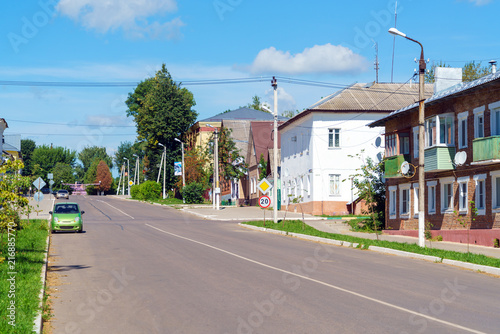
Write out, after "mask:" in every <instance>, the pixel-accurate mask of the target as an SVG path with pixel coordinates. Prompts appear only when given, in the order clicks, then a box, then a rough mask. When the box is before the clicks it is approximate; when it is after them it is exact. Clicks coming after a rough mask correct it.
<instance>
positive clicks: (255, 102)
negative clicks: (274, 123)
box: [247, 95, 269, 113]
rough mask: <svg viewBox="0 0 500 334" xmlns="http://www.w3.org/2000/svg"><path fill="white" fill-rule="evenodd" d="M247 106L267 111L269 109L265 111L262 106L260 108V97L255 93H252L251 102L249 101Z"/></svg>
mask: <svg viewBox="0 0 500 334" xmlns="http://www.w3.org/2000/svg"><path fill="white" fill-rule="evenodd" d="M247 107H248V108H250V109H255V110H260V111H263V112H267V113H269V111H267V110H265V109H264V108H262V102H261V101H260V97H258V96H257V95H254V96H253V97H252V102H251V103H249V104H248V105H247Z"/></svg>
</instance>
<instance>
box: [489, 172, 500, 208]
mask: <svg viewBox="0 0 500 334" xmlns="http://www.w3.org/2000/svg"><path fill="white" fill-rule="evenodd" d="M490 176H491V212H492V213H498V212H500V205H496V202H497V200H498V202H499V204H500V198H498V197H497V183H496V180H497V179H499V178H500V170H496V171H491V172H490Z"/></svg>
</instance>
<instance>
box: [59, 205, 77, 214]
mask: <svg viewBox="0 0 500 334" xmlns="http://www.w3.org/2000/svg"><path fill="white" fill-rule="evenodd" d="M78 212H79V210H78V205H76V204H63V205H56V207H55V209H54V213H78Z"/></svg>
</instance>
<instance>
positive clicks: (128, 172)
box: [123, 157, 130, 196]
mask: <svg viewBox="0 0 500 334" xmlns="http://www.w3.org/2000/svg"><path fill="white" fill-rule="evenodd" d="M123 159H125V160H127V192H128V195H129V196H130V164H129V161H128V159H127V158H125V157H124V158H123ZM123 181H125V178H124V180H123Z"/></svg>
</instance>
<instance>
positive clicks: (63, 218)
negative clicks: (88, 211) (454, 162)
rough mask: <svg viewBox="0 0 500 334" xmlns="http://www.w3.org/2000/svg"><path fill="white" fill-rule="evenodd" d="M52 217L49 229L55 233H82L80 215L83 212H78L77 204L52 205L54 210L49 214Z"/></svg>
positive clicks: (62, 203)
mask: <svg viewBox="0 0 500 334" xmlns="http://www.w3.org/2000/svg"><path fill="white" fill-rule="evenodd" d="M49 213H50V214H51V215H52V219H51V221H50V229H51V231H52V232H56V231H73V232H82V231H83V219H82V215H83V214H84V213H85V211H80V207H79V206H78V203H70V202H61V203H56V204H55V205H54V210H53V211H50V212H49Z"/></svg>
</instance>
